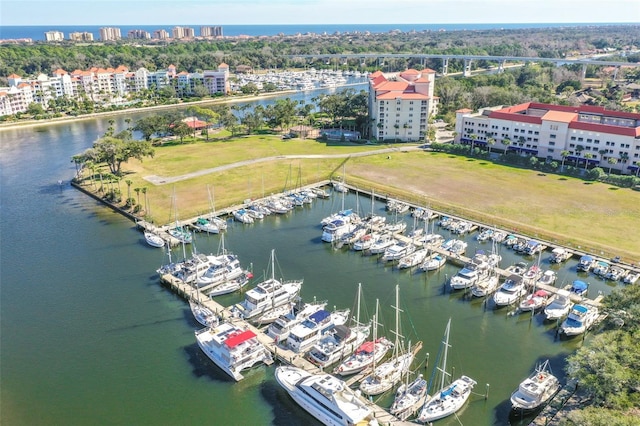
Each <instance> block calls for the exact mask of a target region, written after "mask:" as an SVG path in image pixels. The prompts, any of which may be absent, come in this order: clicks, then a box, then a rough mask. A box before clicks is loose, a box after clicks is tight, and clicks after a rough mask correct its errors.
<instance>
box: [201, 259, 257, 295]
mask: <svg viewBox="0 0 640 426" xmlns="http://www.w3.org/2000/svg"><path fill="white" fill-rule="evenodd" d="M210 262H211V265H210V266H209V268H208V269H207V270H206V271H205V272H204V273H203V274H202V275H200V276H198V278H196V284H197V286H198V288H200V289H202V290H205V289H210V288H212V287H214V286H216V285H217V284H222V283H223V282H225V281H229V280H233V279H235V278H238V277H239V276H241V275H242V274H244V273H246V271H244V270H243V269H242V266H240V260H239V259H238V256H236V255H234V254H223V255H219V256H215V257H213V258H212V259H210Z"/></svg>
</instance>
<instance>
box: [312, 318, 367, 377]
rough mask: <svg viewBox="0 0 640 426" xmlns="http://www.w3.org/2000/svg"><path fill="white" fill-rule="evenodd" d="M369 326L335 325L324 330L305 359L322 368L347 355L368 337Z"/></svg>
mask: <svg viewBox="0 0 640 426" xmlns="http://www.w3.org/2000/svg"><path fill="white" fill-rule="evenodd" d="M370 331H371V327H369V326H368V325H357V326H354V327H347V326H345V325H337V326H335V327H334V328H332V329H331V330H328V331H327V332H325V333H324V334H323V335H322V337H320V339H318V341H317V342H316V343H315V344H314V345H313V347H312V348H311V350H309V352H308V353H307V359H308V360H309V361H311V362H312V363H313V364H315V365H317V366H319V367H320V368H324V367H326V366H328V365H331V364H333V363H334V362H337V361H339V360H340V359H341V358H342V357H345V356H349V355H350V354H351V353H353V351H355V350H356V349H357V348H358V347H360V345H362V344H363V343H364V341H365V340H366V339H367V337H369V333H370Z"/></svg>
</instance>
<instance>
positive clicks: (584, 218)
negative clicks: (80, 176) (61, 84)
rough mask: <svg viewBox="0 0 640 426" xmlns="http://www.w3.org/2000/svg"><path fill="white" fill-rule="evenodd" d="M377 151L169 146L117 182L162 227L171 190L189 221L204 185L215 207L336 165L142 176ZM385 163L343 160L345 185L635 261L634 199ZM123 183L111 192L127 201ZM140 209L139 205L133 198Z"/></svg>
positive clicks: (446, 161) (272, 139)
mask: <svg viewBox="0 0 640 426" xmlns="http://www.w3.org/2000/svg"><path fill="white" fill-rule="evenodd" d="M380 148H386V146H371V145H351V144H346V145H340V144H338V145H336V146H330V145H327V144H325V143H321V142H316V141H314V140H300V139H291V140H286V141H283V140H282V139H280V138H279V137H277V136H270V135H266V136H250V137H241V138H235V139H219V140H212V141H209V142H198V143H190V144H183V145H179V144H177V145H172V146H164V147H159V148H157V150H156V156H155V157H154V158H153V159H145V160H144V161H143V162H141V163H140V162H137V161H132V162H130V163H128V164H126V165H124V166H123V168H124V170H125V171H126V172H127V176H126V177H125V178H124V180H126V179H130V180H131V181H132V182H133V183H132V185H131V196H132V197H134V198H136V197H137V195H136V194H135V192H134V191H133V189H134V188H136V187H146V188H147V198H148V201H149V206H147V207H148V208H147V210H148V211H149V213H150V217H151V218H152V219H153V220H154V221H155V222H156V223H160V224H164V223H168V222H170V221H171V220H172V217H173V215H174V214H175V213H173V212H172V206H171V204H172V203H171V200H172V194H173V192H174V191H175V194H176V200H177V202H176V204H177V211H178V215H179V216H180V218H189V217H194V216H196V215H198V214H202V213H206V212H208V211H210V207H209V197H208V195H207V187H209V188H210V189H211V191H212V192H213V193H214V196H215V204H216V207H217V208H218V209H220V208H222V207H225V206H231V205H235V204H238V203H241V202H242V201H243V200H245V199H247V198H259V197H262V196H263V195H269V194H271V193H276V192H280V191H282V190H283V189H285V187H286V188H287V189H291V188H293V187H295V186H297V185H305V184H310V183H314V182H317V181H320V180H323V179H329V178H330V177H331V176H332V175H333V176H341V175H342V166H341V165H342V163H343V162H344V159H343V158H330V159H295V160H291V159H281V160H274V161H270V162H263V163H256V164H254V165H250V166H245V167H239V168H234V169H230V170H226V171H224V172H220V173H217V174H207V175H204V176H200V177H197V178H193V179H189V180H184V181H179V182H177V183H175V184H166V185H158V186H154V185H152V184H150V183H149V182H148V181H145V180H144V179H143V177H144V176H148V175H159V176H164V177H171V176H179V175H182V174H185V173H189V172H194V171H198V170H203V169H209V168H212V167H216V166H221V165H225V164H230V163H235V162H238V161H243V160H247V159H257V158H262V157H274V156H275V157H277V156H280V155H294V154H326V155H335V154H351V153H356V152H362V151H371V150H375V149H380ZM400 148H401V147H400ZM390 157H391V158H388V154H386V153H385V154H379V155H373V156H366V157H352V158H350V159H348V160H347V161H346V167H345V170H346V175H347V183H351V184H353V185H356V186H358V187H359V188H362V189H363V190H367V191H370V190H371V189H372V188H374V189H375V190H376V193H385V194H393V195H394V196H395V197H398V198H401V199H406V200H408V201H412V202H414V203H416V204H419V205H429V206H431V207H432V208H434V209H436V210H441V211H444V212H448V213H450V214H458V215H461V216H465V217H469V218H472V219H475V220H478V221H481V222H484V223H487V224H492V225H496V226H499V227H503V228H505V229H509V230H517V231H519V232H522V233H526V234H528V235H531V236H534V237H536V236H537V237H539V238H544V239H547V240H550V241H552V242H557V243H558V244H569V245H571V246H573V247H576V248H578V247H579V248H580V249H581V250H585V251H588V252H591V253H596V254H600V252H602V254H603V255H613V254H616V255H622V256H623V257H625V258H626V259H627V260H629V261H638V260H640V238H638V237H637V236H638V235H640V219H639V218H640V192H637V191H632V190H630V189H622V188H616V187H612V186H610V185H606V184H602V183H592V182H585V181H583V180H579V179H574V178H570V177H564V176H559V175H554V174H543V173H539V172H538V171H534V170H526V169H519V168H515V167H509V166H503V165H499V164H494V163H492V162H489V161H485V160H480V159H471V158H466V157H456V156H452V155H449V154H445V153H432V152H423V151H407V152H395V153H393V154H391V156H390ZM124 180H123V181H122V182H121V183H120V187H121V190H122V192H123V195H124V197H126V196H127V186H126V184H125V183H124ZM140 202H141V203H142V204H144V196H143V195H142V194H140Z"/></svg>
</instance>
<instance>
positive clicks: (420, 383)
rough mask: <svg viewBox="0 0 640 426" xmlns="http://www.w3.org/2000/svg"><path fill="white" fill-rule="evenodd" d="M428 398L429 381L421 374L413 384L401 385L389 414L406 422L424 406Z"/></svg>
mask: <svg viewBox="0 0 640 426" xmlns="http://www.w3.org/2000/svg"><path fill="white" fill-rule="evenodd" d="M405 377H409V375H408V374H407V375H405ZM426 397H427V381H426V380H425V379H424V377H422V374H419V375H418V377H416V378H415V380H413V381H412V382H411V383H403V384H402V385H400V387H399V388H398V390H397V391H396V396H395V399H394V400H393V404H392V405H391V408H390V409H389V412H390V413H391V414H393V415H394V416H396V417H397V418H399V419H400V420H406V419H407V418H408V417H409V416H411V415H412V414H413V413H415V412H416V411H417V410H418V409H419V408H420V407H421V406H422V405H423V404H424V400H425V398H426Z"/></svg>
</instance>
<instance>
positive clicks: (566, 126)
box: [455, 102, 640, 174]
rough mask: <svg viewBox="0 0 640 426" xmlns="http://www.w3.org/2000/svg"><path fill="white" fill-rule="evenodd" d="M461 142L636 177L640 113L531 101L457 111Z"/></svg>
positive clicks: (458, 132)
mask: <svg viewBox="0 0 640 426" xmlns="http://www.w3.org/2000/svg"><path fill="white" fill-rule="evenodd" d="M455 141H456V142H457V143H463V144H471V143H473V144H474V145H476V146H485V145H487V143H494V145H493V148H494V149H497V150H508V151H513V152H516V153H518V154H521V155H534V156H536V157H538V158H544V159H548V160H555V161H558V162H561V161H562V160H563V159H564V160H565V162H568V163H570V164H575V165H578V166H580V167H584V166H586V167H589V166H592V167H594V166H600V167H602V168H603V169H605V170H608V168H609V167H612V169H613V170H618V171H620V172H621V173H631V174H636V173H638V169H639V167H640V114H636V113H630V112H622V111H612V110H607V109H604V108H603V107H600V106H586V105H583V106H577V107H574V106H564V105H552V104H541V103H536V102H527V103H524V104H520V105H513V106H508V107H503V106H499V107H492V108H484V109H481V110H479V111H478V112H475V113H474V112H473V111H471V110H469V109H462V110H459V111H457V112H456V137H455Z"/></svg>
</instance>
